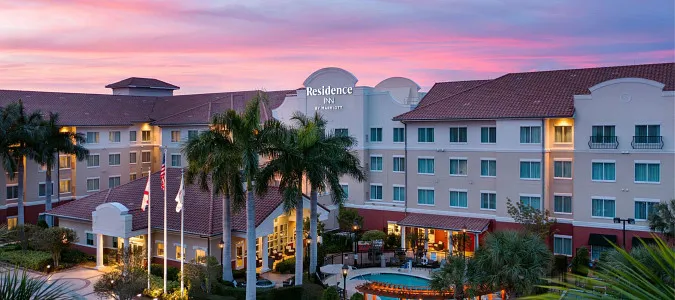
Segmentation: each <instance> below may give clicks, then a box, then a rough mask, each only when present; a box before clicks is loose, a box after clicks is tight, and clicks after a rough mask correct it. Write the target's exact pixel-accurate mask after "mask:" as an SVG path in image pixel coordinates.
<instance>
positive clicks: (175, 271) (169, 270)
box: [150, 264, 180, 281]
mask: <svg viewBox="0 0 675 300" xmlns="http://www.w3.org/2000/svg"><path fill="white" fill-rule="evenodd" d="M150 274H152V275H155V276H159V277H160V278H162V279H163V278H164V265H162V264H152V266H151V267H150ZM179 274H180V269H179V268H176V267H172V266H167V267H166V277H167V278H166V279H167V280H170V281H177V280H180V278H178V275H179Z"/></svg>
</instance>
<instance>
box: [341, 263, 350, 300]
mask: <svg viewBox="0 0 675 300" xmlns="http://www.w3.org/2000/svg"><path fill="white" fill-rule="evenodd" d="M347 273H349V267H348V266H347V264H344V265H342V300H346V299H347Z"/></svg>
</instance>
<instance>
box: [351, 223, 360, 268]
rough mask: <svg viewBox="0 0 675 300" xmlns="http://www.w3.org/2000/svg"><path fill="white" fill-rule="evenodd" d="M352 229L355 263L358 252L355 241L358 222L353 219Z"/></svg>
mask: <svg viewBox="0 0 675 300" xmlns="http://www.w3.org/2000/svg"><path fill="white" fill-rule="evenodd" d="M352 230H353V232H354V265H356V261H357V257H358V255H359V254H358V253H359V248H358V244H357V243H356V232H357V231H358V230H359V223H357V222H356V221H354V225H353V226H352Z"/></svg>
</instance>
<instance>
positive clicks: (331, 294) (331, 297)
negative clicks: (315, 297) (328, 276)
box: [321, 286, 340, 300]
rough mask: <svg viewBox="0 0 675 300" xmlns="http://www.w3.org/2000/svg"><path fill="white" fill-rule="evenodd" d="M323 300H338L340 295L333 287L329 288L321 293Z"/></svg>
mask: <svg viewBox="0 0 675 300" xmlns="http://www.w3.org/2000/svg"><path fill="white" fill-rule="evenodd" d="M321 299H323V300H340V294H338V291H337V289H336V288H335V287H334V286H331V287H329V288H327V289H326V291H325V292H323V297H322V298H321Z"/></svg>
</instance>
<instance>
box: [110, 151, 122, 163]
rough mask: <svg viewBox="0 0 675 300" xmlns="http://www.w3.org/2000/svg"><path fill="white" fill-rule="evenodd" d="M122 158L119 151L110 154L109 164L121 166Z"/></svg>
mask: <svg viewBox="0 0 675 300" xmlns="http://www.w3.org/2000/svg"><path fill="white" fill-rule="evenodd" d="M120 160H121V155H120V154H119V153H110V154H108V165H109V166H119V165H120Z"/></svg>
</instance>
